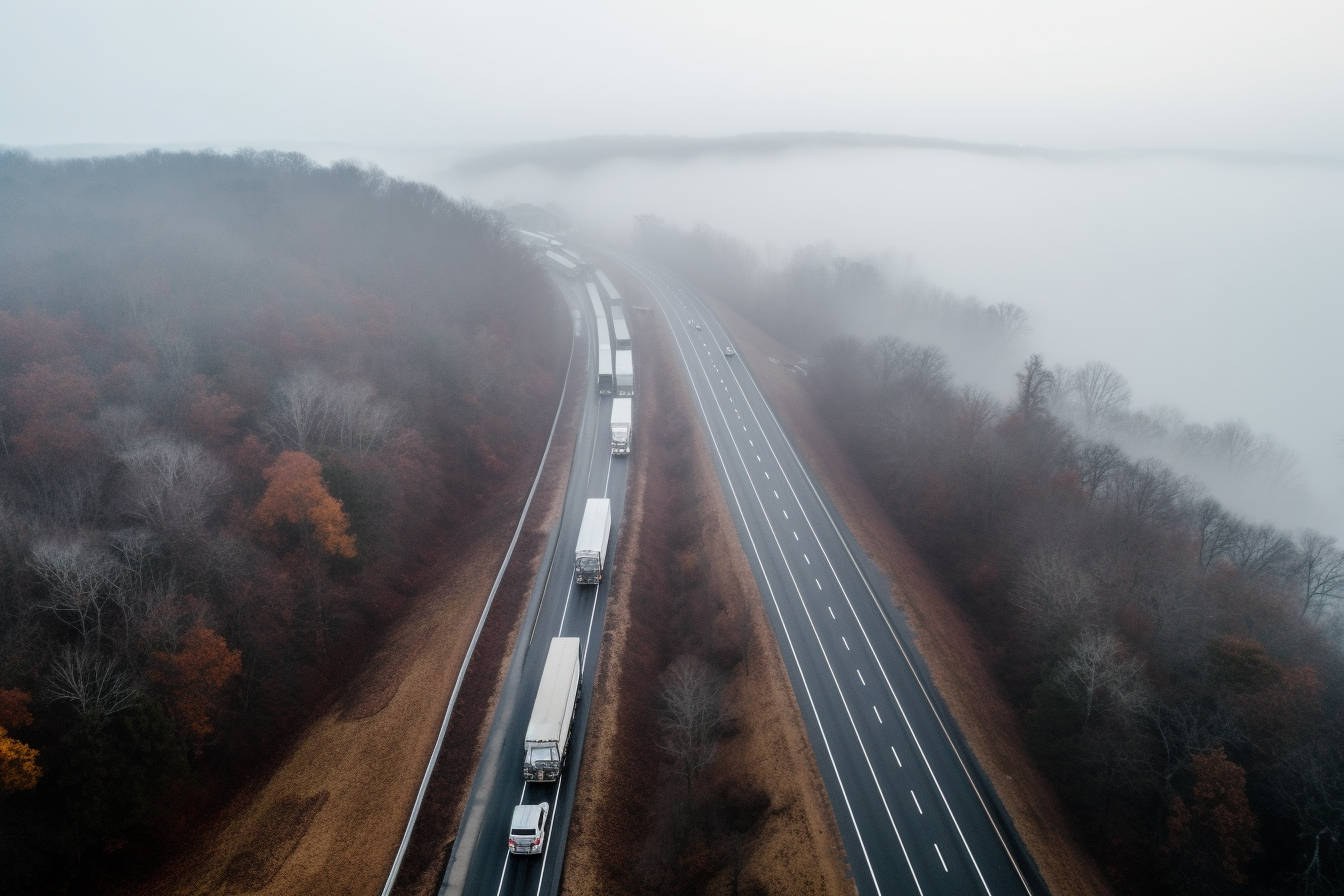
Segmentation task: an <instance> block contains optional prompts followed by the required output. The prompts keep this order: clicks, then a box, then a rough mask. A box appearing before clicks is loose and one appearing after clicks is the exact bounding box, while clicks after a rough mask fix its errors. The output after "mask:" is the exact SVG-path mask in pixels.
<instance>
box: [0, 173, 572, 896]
mask: <svg viewBox="0 0 1344 896" xmlns="http://www.w3.org/2000/svg"><path fill="white" fill-rule="evenodd" d="M0 184H3V188H2V191H3V194H4V201H3V202H0V727H3V729H4V734H3V735H2V736H0V774H2V775H3V779H2V780H3V788H4V792H3V793H0V869H4V871H3V874H0V893H6V892H10V891H11V890H13V891H18V892H87V891H94V890H101V889H104V886H105V885H106V884H107V883H108V882H109V881H111V880H114V879H122V880H125V881H128V882H129V883H127V884H126V885H125V886H123V888H122V889H123V890H125V891H134V890H136V887H135V886H134V880H135V876H136V874H138V873H140V872H141V871H143V870H144V869H146V868H149V867H152V866H153V865H155V864H156V863H159V862H161V861H163V860H164V858H165V857H166V856H169V855H171V853H172V850H173V848H174V847H175V846H176V845H177V844H178V843H180V842H184V841H186V840H187V839H189V838H190V837H191V836H193V834H192V830H193V825H195V824H197V823H198V822H200V821H202V819H203V816H204V815H207V814H208V813H209V812H211V811H212V810H213V809H215V808H216V807H219V806H221V805H225V804H226V803H227V801H228V800H229V798H230V796H231V795H232V794H233V793H234V792H236V790H237V788H238V787H240V786H242V785H243V784H244V783H245V782H247V781H249V780H250V779H251V777H252V776H254V775H255V774H256V773H257V771H258V770H259V769H263V768H265V767H266V766H267V765H268V764H269V763H271V762H273V761H274V760H275V757H276V756H277V754H278V753H279V751H281V750H283V749H284V747H285V745H286V743H287V741H288V739H289V738H291V737H292V736H293V734H294V732H296V731H297V730H299V728H300V726H302V725H303V724H304V722H305V721H306V720H308V719H309V718H310V717H311V714H312V713H313V712H314V707H317V706H321V705H323V703H324V701H325V700H326V698H327V697H328V696H329V695H330V694H331V693H332V692H333V691H334V690H335V689H337V688H339V687H341V686H342V685H343V684H344V683H345V682H346V681H347V680H348V679H349V677H350V676H351V675H353V674H354V673H355V672H357V671H358V669H359V668H360V664H361V662H362V660H363V658H364V657H365V656H366V655H367V654H368V653H369V651H370V650H371V649H372V648H373V646H374V645H375V644H376V642H377V639H378V638H379V636H380V634H381V632H382V631H384V629H385V627H386V626H387V625H389V624H390V623H392V622H393V621H395V620H396V619H397V618H398V616H399V614H401V613H402V612H403V611H404V610H405V608H406V607H407V605H408V601H409V600H410V599H411V598H412V597H413V596H414V595H416V594H418V593H419V592H420V590H421V589H422V588H423V587H425V585H426V584H427V583H428V582H430V581H432V578H433V577H434V576H436V575H440V574H442V572H441V570H442V564H443V561H444V558H445V557H446V556H451V553H450V552H449V551H447V550H446V549H447V547H448V546H449V545H451V543H452V540H453V539H454V538H456V537H457V536H458V535H459V534H460V533H462V532H464V531H466V530H467V529H468V528H469V527H470V526H471V525H472V523H473V521H474V520H475V519H476V518H477V516H478V515H479V514H480V513H482V512H485V511H487V510H489V509H490V508H491V507H492V503H498V502H497V501H495V499H496V496H497V495H498V494H499V493H500V492H501V490H505V489H513V488H514V486H515V482H514V479H513V477H514V476H515V475H516V471H518V470H526V469H529V468H530V467H532V466H533V465H534V464H535V463H536V460H537V458H538V457H539V456H540V451H541V445H542V444H543V442H544V438H545V434H546V432H547V429H548V424H549V421H550V420H551V417H552V415H553V413H554V402H555V401H556V400H557V397H558V395H557V393H558V385H559V382H560V374H561V373H562V372H563V365H564V362H565V360H566V359H567V358H568V353H569V346H568V343H567V342H566V341H565V340H566V339H568V338H569V337H568V332H569V331H568V324H567V316H566V315H565V314H564V313H563V312H562V309H561V305H560V303H558V302H557V301H556V300H555V294H554V291H553V288H552V287H551V285H550V282H549V280H548V279H547V278H546V276H545V274H544V272H543V270H542V269H541V267H540V266H539V265H538V264H537V263H536V261H535V259H534V258H533V257H532V253H531V251H530V250H528V249H527V248H526V247H525V246H523V245H522V244H521V243H520V242H519V241H518V239H517V238H516V237H515V236H514V234H513V231H512V229H511V228H510V227H509V226H508V225H507V224H506V223H505V222H504V221H503V220H502V219H500V218H498V217H497V216H495V215H494V214H492V213H490V212H487V211H485V210H484V209H481V208H479V207H476V206H474V205H471V204H469V203H461V202H454V201H452V200H449V199H448V198H446V197H445V196H443V195H442V194H440V193H439V192H438V191H437V190H435V189H433V188H431V187H427V186H424V185H421V184H412V183H407V182H404V181H399V180H395V179H393V178H389V177H387V176H386V175H384V174H383V173H382V172H379V171H377V170H376V169H366V168H360V167H358V166H356V165H354V164H349V163H342V164H337V165H335V166H333V167H331V168H324V167H322V166H319V165H316V164H314V163H313V162H311V161H310V160H308V159H306V158H304V157H303V156H299V155H292V154H289V155H287V154H280V153H256V152H242V153H238V154H236V155H232V156H221V155H217V154H212V153H205V154H191V153H178V154H164V153H148V154H145V155H140V156H130V157H122V158H108V159H99V160H94V161H90V160H66V161H55V162H39V161H36V160H34V159H32V158H29V157H28V156H26V155H24V154H21V153H14V152H3V151H0ZM558 322H559V325H557V323H558ZM481 334H486V335H488V338H489V345H490V347H489V351H483V350H481V349H480V347H479V345H478V340H477V337H478V336H480V335H481ZM16 731H17V732H18V733H17V735H16V734H15V732H16Z"/></svg>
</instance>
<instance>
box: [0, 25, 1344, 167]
mask: <svg viewBox="0 0 1344 896" xmlns="http://www.w3.org/2000/svg"><path fill="white" fill-rule="evenodd" d="M1342 44H1344V2H1341V0H1275V2H1273V3H1270V2H1248V0H1125V2H1085V0H1012V2H1004V0H917V2H900V0H877V2H859V0H827V2H825V3H822V2H818V0H811V2H788V0H782V2H781V0H745V2H743V0H739V2H731V0H730V2H725V0H675V2H665V3H652V2H644V3H631V2H629V0H621V2H616V0H579V2H576V3H557V2H540V0H472V2H455V0H447V2H445V0H435V2H410V0H398V2H378V3H372V2H351V0H322V2H300V0H265V2H259V0H229V2H227V3H226V2H221V0H201V2H195V0H193V2H183V0H164V2H158V0H117V2H110V0H99V2H90V0H73V2H72V0H42V2H38V0H0V143H3V144H9V145H29V146H36V145H50V144H65V143H127V144H134V145H145V144H193V143H202V142H204V143H210V142H218V143H220V144H228V145H237V144H238V143H239V142H250V143H253V144H256V145H259V146H261V145H267V144H272V143H294V142H311V141H337V142H351V143H364V144H369V143H377V144H408V143H409V144H489V143H497V142H510V141H517V140H538V139H552V138H560V137H571V136H578V135H584V134H616V133H621V134H646V133H654V134H679V135H691V136H714V135H725V134H736V133H743V132H752V131H799V130H845V131H866V132H882V133H897V134H913V135H930V136H938V137H944V138H950V139H959V140H973V141H989V142H1010V143H1028V144H1038V145H1054V146H1064V147H1079V148H1094V147H1109V146H1153V145H1162V146H1200V147H1215V148H1235V149H1269V150H1283V151H1294V152H1311V153H1331V154H1336V153H1341V152H1344V50H1341V45H1342Z"/></svg>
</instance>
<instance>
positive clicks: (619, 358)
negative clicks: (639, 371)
mask: <svg viewBox="0 0 1344 896" xmlns="http://www.w3.org/2000/svg"><path fill="white" fill-rule="evenodd" d="M616 394H617V395H634V394H635V353H634V352H633V351H631V350H630V349H628V348H625V349H619V348H618V349H617V350H616Z"/></svg>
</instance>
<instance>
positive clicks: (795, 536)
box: [793, 532, 798, 541]
mask: <svg viewBox="0 0 1344 896" xmlns="http://www.w3.org/2000/svg"><path fill="white" fill-rule="evenodd" d="M793 540H794V541H797V540H798V533H797V532H795V533H793Z"/></svg>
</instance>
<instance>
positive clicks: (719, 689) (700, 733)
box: [658, 656, 728, 792]
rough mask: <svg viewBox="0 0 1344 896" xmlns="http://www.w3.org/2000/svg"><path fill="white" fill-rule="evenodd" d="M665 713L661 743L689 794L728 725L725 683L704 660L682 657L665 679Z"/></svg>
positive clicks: (669, 667)
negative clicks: (724, 701)
mask: <svg viewBox="0 0 1344 896" xmlns="http://www.w3.org/2000/svg"><path fill="white" fill-rule="evenodd" d="M661 683H662V687H661V689H660V691H661V696H662V702H663V712H662V714H661V715H660V716H659V720H658V721H659V724H660V725H661V727H662V729H663V738H662V740H661V741H660V743H659V746H660V747H661V748H662V750H663V752H665V753H666V754H667V755H668V756H669V757H671V759H672V761H673V762H674V763H675V764H676V765H677V767H678V768H679V769H680V771H681V773H682V775H684V776H685V779H686V790H687V791H688V792H689V791H690V789H691V784H692V783H693V782H694V781H695V778H696V776H697V775H698V774H699V773H700V771H701V770H702V769H703V768H704V767H705V766H707V765H708V764H709V763H710V762H712V761H713V760H714V753H715V749H716V745H717V742H718V739H719V735H720V733H721V732H722V729H723V725H724V723H726V722H727V721H728V714H727V711H726V710H725V708H724V705H723V680H722V678H721V677H720V676H719V675H718V674H717V673H716V672H715V671H714V670H713V669H711V668H710V667H709V666H708V665H707V664H706V663H705V662H704V660H701V659H699V658H697V657H693V656H682V657H678V658H677V659H676V660H674V661H673V662H672V665H670V666H668V667H667V669H666V671H664V672H663V674H662V676H661Z"/></svg>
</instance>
